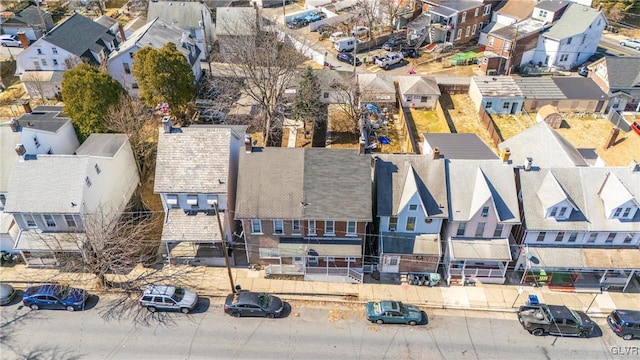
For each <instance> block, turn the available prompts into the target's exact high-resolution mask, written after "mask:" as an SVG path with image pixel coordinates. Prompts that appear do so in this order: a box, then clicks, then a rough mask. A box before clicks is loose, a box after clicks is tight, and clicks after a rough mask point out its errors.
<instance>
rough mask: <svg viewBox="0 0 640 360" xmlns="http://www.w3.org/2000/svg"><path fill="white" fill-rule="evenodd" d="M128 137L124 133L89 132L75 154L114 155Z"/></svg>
mask: <svg viewBox="0 0 640 360" xmlns="http://www.w3.org/2000/svg"><path fill="white" fill-rule="evenodd" d="M128 139H129V137H128V136H127V135H125V134H91V135H89V137H88V138H87V140H85V141H84V142H83V143H82V145H80V147H79V148H78V149H77V150H76V154H77V155H92V156H99V157H114V156H115V155H116V154H117V153H118V151H120V149H121V148H122V146H123V145H124V144H126V143H127V140H128Z"/></svg>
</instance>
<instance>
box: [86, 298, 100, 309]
mask: <svg viewBox="0 0 640 360" xmlns="http://www.w3.org/2000/svg"><path fill="white" fill-rule="evenodd" d="M98 301H100V297H99V296H98V295H94V294H91V295H89V298H87V301H86V302H85V303H84V311H87V310H91V309H93V308H95V307H96V305H98Z"/></svg>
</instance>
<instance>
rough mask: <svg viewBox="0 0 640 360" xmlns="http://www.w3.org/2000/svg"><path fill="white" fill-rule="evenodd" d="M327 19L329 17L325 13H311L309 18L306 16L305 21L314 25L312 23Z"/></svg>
mask: <svg viewBox="0 0 640 360" xmlns="http://www.w3.org/2000/svg"><path fill="white" fill-rule="evenodd" d="M326 17H327V15H326V14H325V13H323V12H313V13H310V14H308V15H307V16H305V17H304V20H305V21H307V22H309V23H312V22H316V21H320V20H322V19H324V18H326Z"/></svg>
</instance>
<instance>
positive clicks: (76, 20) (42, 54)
mask: <svg viewBox="0 0 640 360" xmlns="http://www.w3.org/2000/svg"><path fill="white" fill-rule="evenodd" d="M115 47H116V43H115V36H114V34H112V33H111V31H110V30H109V29H107V28H106V27H104V26H102V25H100V24H98V23H96V22H94V21H92V20H91V19H89V18H86V17H84V16H82V15H80V14H74V15H72V16H71V17H69V18H68V19H67V20H65V21H64V22H63V23H61V24H59V25H57V26H56V27H54V28H53V29H52V30H51V31H50V32H49V33H48V34H46V35H45V36H43V37H41V38H40V39H38V40H36V41H35V42H34V43H33V44H31V46H29V47H28V48H27V49H25V50H24V51H22V52H21V53H20V54H18V55H17V57H16V76H19V77H20V81H22V83H23V84H25V83H29V82H38V83H40V84H41V85H40V86H41V87H43V88H46V89H53V91H50V92H39V91H38V90H37V89H36V90H34V87H33V86H27V85H25V86H24V87H25V91H26V92H27V94H29V96H31V97H36V98H37V97H42V96H44V97H50V96H51V95H55V94H58V93H59V92H60V89H61V84H62V76H61V75H60V74H62V73H63V72H64V71H65V70H68V69H72V68H74V67H75V66H76V65H78V64H80V63H81V62H83V61H86V62H88V63H90V64H94V65H99V64H101V63H103V62H104V61H106V60H107V56H108V55H109V53H110V52H111V51H112V50H113V49H115ZM43 71H44V72H53V73H59V75H58V76H53V75H51V76H40V75H39V74H41V72H43Z"/></svg>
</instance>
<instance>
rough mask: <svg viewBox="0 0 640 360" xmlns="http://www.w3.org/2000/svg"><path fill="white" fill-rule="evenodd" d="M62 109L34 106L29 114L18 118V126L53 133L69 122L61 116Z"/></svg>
mask: <svg viewBox="0 0 640 360" xmlns="http://www.w3.org/2000/svg"><path fill="white" fill-rule="evenodd" d="M62 109H63V108H62V106H36V107H35V108H34V109H33V111H32V112H31V113H27V114H23V115H22V116H20V117H19V118H18V119H17V120H18V124H19V125H20V126H21V127H23V128H30V129H37V130H40V131H46V132H51V133H55V132H57V131H58V130H59V129H60V128H61V127H62V126H63V125H64V124H66V123H67V122H69V121H71V119H70V118H68V117H65V116H64V115H63V114H61V113H62Z"/></svg>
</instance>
